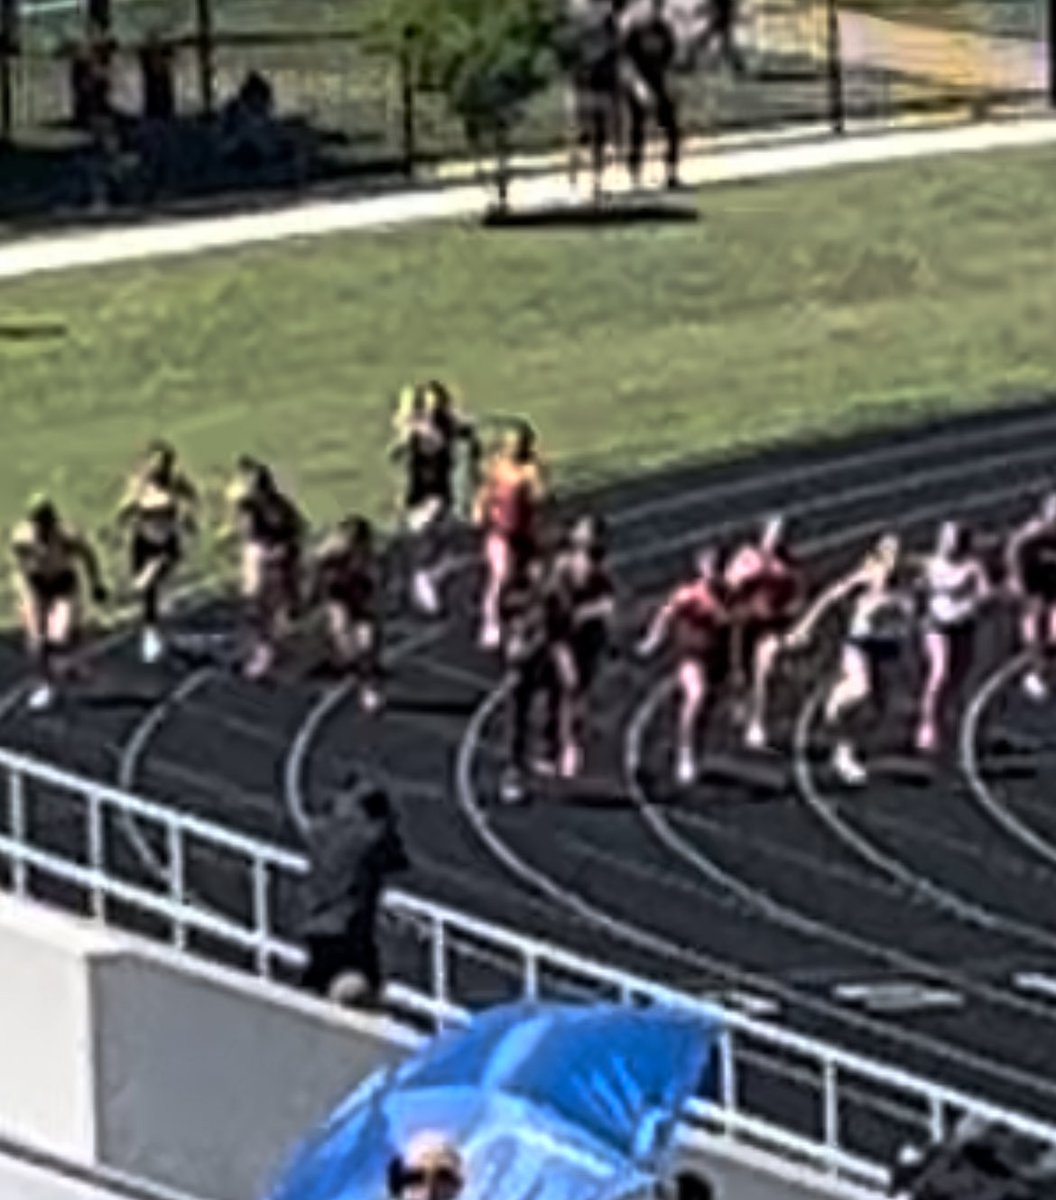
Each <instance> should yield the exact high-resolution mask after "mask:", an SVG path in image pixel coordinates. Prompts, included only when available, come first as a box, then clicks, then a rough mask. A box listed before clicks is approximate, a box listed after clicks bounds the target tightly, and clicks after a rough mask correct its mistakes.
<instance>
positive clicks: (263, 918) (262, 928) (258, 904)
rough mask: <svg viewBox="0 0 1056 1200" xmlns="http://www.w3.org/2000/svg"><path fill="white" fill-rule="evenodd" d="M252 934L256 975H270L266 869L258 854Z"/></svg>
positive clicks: (255, 866)
mask: <svg viewBox="0 0 1056 1200" xmlns="http://www.w3.org/2000/svg"><path fill="white" fill-rule="evenodd" d="M253 932H254V933H255V934H256V936H257V974H258V975H260V976H262V977H263V978H264V979H267V978H268V977H269V976H270V974H271V928H270V923H269V921H268V868H267V863H265V861H264V859H263V858H261V857H260V855H259V854H257V855H255V856H254V858H253Z"/></svg>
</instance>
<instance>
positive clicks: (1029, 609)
mask: <svg viewBox="0 0 1056 1200" xmlns="http://www.w3.org/2000/svg"><path fill="white" fill-rule="evenodd" d="M1006 567H1007V577H1008V583H1009V587H1010V588H1011V590H1012V593H1013V594H1014V595H1015V596H1016V597H1017V598H1018V599H1019V600H1020V603H1021V605H1022V614H1023V615H1022V626H1021V628H1022V638H1023V645H1024V646H1025V647H1026V648H1027V652H1028V654H1029V655H1030V660H1031V666H1030V670H1029V671H1028V672H1027V674H1026V676H1025V677H1024V679H1023V690H1024V691H1025V692H1026V693H1027V695H1028V696H1029V697H1030V698H1031V699H1032V700H1037V701H1041V700H1044V699H1045V698H1046V697H1047V696H1048V694H1049V681H1048V678H1047V676H1048V675H1049V672H1050V669H1051V665H1052V658H1053V655H1054V652H1056V495H1050V496H1047V497H1046V498H1045V500H1044V501H1043V502H1042V505H1041V508H1040V510H1039V512H1038V513H1037V515H1036V516H1034V517H1033V518H1032V519H1031V520H1029V521H1028V522H1027V523H1026V524H1025V525H1023V526H1021V527H1020V528H1019V529H1017V530H1016V532H1015V533H1013V535H1012V537H1011V538H1010V539H1009V542H1008V549H1007V552H1006Z"/></svg>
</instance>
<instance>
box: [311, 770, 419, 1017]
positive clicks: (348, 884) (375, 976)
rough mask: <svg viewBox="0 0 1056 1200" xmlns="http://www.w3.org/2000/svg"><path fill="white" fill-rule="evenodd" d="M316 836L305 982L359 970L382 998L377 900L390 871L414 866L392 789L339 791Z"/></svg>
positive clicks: (320, 982)
mask: <svg viewBox="0 0 1056 1200" xmlns="http://www.w3.org/2000/svg"><path fill="white" fill-rule="evenodd" d="M350 810H351V811H350ZM364 820H365V822H366V834H365V836H364V831H363V824H364ZM311 841H312V845H311V846H310V860H311V867H310V874H309V880H308V915H307V919H306V921H305V922H304V926H303V931H302V932H303V936H304V938H305V941H306V943H307V948H308V966H307V968H306V970H305V972H304V975H303V976H302V979H301V983H302V985H303V986H304V987H305V988H306V989H308V990H309V991H312V992H315V993H316V994H318V995H326V994H328V993H329V991H330V988H331V986H332V985H333V984H334V982H335V980H336V979H337V978H338V976H340V975H342V974H344V973H346V972H355V973H357V974H359V975H361V976H362V977H363V979H364V980H365V981H366V984H367V987H368V989H369V996H370V998H371V999H372V1000H376V999H377V997H378V996H379V995H380V993H381V985H382V972H381V956H380V953H379V951H378V942H377V922H378V907H379V904H380V902H381V896H382V892H383V890H384V887H385V883H386V881H387V879H388V878H389V876H390V875H393V874H395V873H397V872H399V871H403V870H406V869H407V868H408V867H409V866H410V862H409V860H408V858H407V853H406V850H405V849H404V845H403V840H402V838H401V836H400V832H399V828H398V826H397V824H396V819H395V816H394V814H393V811H392V806H391V804H390V802H389V797H388V796H387V795H386V793H385V792H383V791H381V790H380V789H378V788H373V787H371V788H368V789H367V790H366V791H364V792H362V793H361V794H360V795H359V796H358V797H357V796H356V795H354V794H353V795H351V796H348V795H346V796H342V797H340V798H339V799H338V801H337V804H336V805H335V813H334V816H333V817H332V818H331V819H330V820H329V821H328V822H326V825H325V826H324V828H323V829H321V830H320V831H319V833H318V835H314V836H313V837H312V839H311Z"/></svg>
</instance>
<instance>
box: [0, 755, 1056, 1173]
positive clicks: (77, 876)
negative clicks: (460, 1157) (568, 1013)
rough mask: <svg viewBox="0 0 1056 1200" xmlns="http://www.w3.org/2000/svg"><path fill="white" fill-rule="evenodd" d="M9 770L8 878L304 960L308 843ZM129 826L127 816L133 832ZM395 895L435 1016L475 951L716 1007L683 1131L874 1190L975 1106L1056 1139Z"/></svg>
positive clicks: (1053, 1140) (241, 947)
mask: <svg viewBox="0 0 1056 1200" xmlns="http://www.w3.org/2000/svg"><path fill="white" fill-rule="evenodd" d="M0 776H3V777H4V779H5V781H6V826H7V828H6V831H5V832H3V833H2V834H0V864H6V867H7V872H6V874H7V880H8V884H9V886H10V888H11V889H12V890H13V891H14V892H15V893H16V894H18V895H19V896H22V897H34V896H35V895H37V892H38V889H37V888H36V887H35V886H34V884H35V876H38V875H39V876H41V877H44V878H49V879H52V880H59V881H62V882H63V883H65V884H68V885H73V886H75V887H77V888H78V889H80V890H81V891H82V892H83V893H84V895H85V896H87V899H88V906H87V907H88V912H89V913H90V914H91V916H93V917H94V918H95V919H97V920H100V921H107V920H109V921H112V922H113V923H115V924H118V923H120V922H119V921H118V920H117V917H116V914H115V913H114V911H113V906H114V905H115V904H122V905H125V906H128V907H129V908H132V909H134V910H138V911H139V912H140V913H141V914H147V915H149V916H151V917H153V918H157V919H159V920H161V921H162V922H163V923H164V925H165V927H166V930H167V933H166V936H167V939H168V940H169V941H170V942H171V944H172V945H173V946H175V947H176V948H177V949H180V950H186V949H188V948H189V947H190V944H191V940H192V939H191V935H192V934H195V933H199V934H204V935H207V936H208V937H209V938H211V939H213V940H214V941H215V942H217V943H219V944H220V945H222V946H225V947H227V948H229V949H232V950H237V951H239V952H243V953H245V952H248V953H249V954H250V955H251V957H252V961H253V965H254V969H255V970H256V972H257V973H258V974H259V975H261V976H263V977H268V976H270V975H271V974H272V972H273V968H274V967H275V965H276V964H283V965H285V966H288V967H297V966H299V965H301V964H302V963H303V961H304V956H303V954H302V952H301V951H300V949H299V948H298V947H296V946H294V945H293V944H291V943H290V942H289V941H287V940H285V939H284V938H283V937H281V936H280V935H279V934H278V933H277V932H276V926H275V919H276V916H277V914H276V912H275V911H274V907H273V905H272V904H271V903H270V902H269V898H270V896H271V889H272V885H273V884H274V883H275V882H276V881H277V880H278V879H281V878H285V879H286V880H287V881H289V880H291V879H295V878H300V877H302V876H303V875H304V873H305V872H306V870H307V863H306V860H305V859H304V857H303V856H301V855H298V854H294V853H291V852H289V851H287V850H283V849H280V848H278V847H275V846H272V845H269V844H268V843H265V842H263V841H260V840H256V839H253V838H249V837H244V836H241V835H239V834H235V833H232V832H231V831H230V830H228V829H225V828H224V827H223V826H220V825H217V824H215V823H213V822H209V821H204V820H201V819H198V818H195V817H192V816H189V815H187V814H185V813H180V812H178V811H175V810H173V809H171V808H168V807H165V806H163V805H158V804H151V803H149V802H147V801H144V800H142V799H140V798H138V797H136V796H133V795H130V794H127V793H125V792H122V791H119V790H118V789H115V788H112V787H108V786H106V785H104V784H99V783H95V782H93V781H91V780H88V779H84V778H82V777H80V776H78V775H75V774H72V773H70V772H67V771H63V770H59V769H56V768H54V767H52V766H50V765H47V764H45V763H42V762H38V761H36V760H34V759H32V758H30V757H28V756H25V755H21V754H14V753H10V752H7V751H0ZM56 799H58V800H60V801H61V804H62V812H63V825H64V827H65V828H66V829H67V832H69V830H70V828H71V822H70V812H71V808H73V807H74V806H79V808H80V810H81V811H80V816H81V817H83V820H82V821H79V822H78V821H76V820H75V821H74V822H73V823H72V827H73V829H74V831H76V830H77V829H78V827H79V830H80V834H81V836H80V839H79V841H80V848H79V849H77V848H71V847H70V846H69V845H68V844H67V845H66V846H64V848H63V849H62V850H61V851H59V850H56V849H55V848H53V847H50V846H49V847H47V848H42V847H41V845H39V844H37V843H38V842H39V840H40V837H41V836H43V834H44V832H45V831H46V828H47V824H46V822H41V821H40V820H39V819H38V818H39V816H40V813H39V811H38V810H39V809H40V807H41V806H46V805H48V804H54V803H55V802H56ZM110 814H116V815H118V816H119V817H120V818H121V819H122V820H123V821H125V822H128V821H135V822H138V823H139V824H138V825H137V826H136V829H137V830H138V831H139V836H140V837H142V836H143V834H144V832H146V831H153V832H154V833H155V834H160V835H161V837H162V841H163V844H164V845H165V847H166V848H167V855H166V859H165V861H164V863H161V862H160V861H159V862H153V863H152V864H147V863H144V864H143V865H144V874H145V876H146V877H147V879H146V881H145V880H144V878H142V877H141V878H136V879H131V880H130V879H123V878H120V877H118V876H117V875H116V874H115V873H114V872H113V871H112V870H111V869H109V867H108V853H112V851H113V847H112V846H111V845H110V844H109V839H108V838H107V824H106V818H107V816H108V815H110ZM128 831H129V829H128V826H127V825H126V827H125V830H124V832H125V833H127V832H128ZM194 848H198V849H202V848H204V849H206V850H208V851H210V852H217V853H223V854H225V855H227V856H229V857H233V858H234V860H235V866H236V867H237V869H238V870H239V871H240V872H241V873H242V875H243V876H244V877H245V878H246V879H247V880H248V883H249V886H250V893H251V897H252V900H251V905H250V909H249V912H250V918H249V920H241V919H239V917H238V916H237V915H233V914H230V913H221V912H217V911H213V910H211V909H208V908H206V907H205V906H204V905H203V904H202V903H201V902H200V901H199V900H197V899H196V898H195V895H194V891H193V888H194V884H195V880H193V879H189V878H188V876H189V875H191V874H193V872H192V870H191V869H190V868H191V862H192V859H191V851H192V850H193V849H194ZM148 865H150V866H151V868H152V869H151V870H147V869H146V868H147V866H148ZM152 875H153V876H155V878H151V876H152ZM155 884H157V885H158V886H154V885H155ZM385 909H386V915H387V917H388V919H390V920H391V921H395V922H396V923H398V924H399V925H400V926H401V927H403V928H404V929H410V930H412V931H414V933H415V934H416V935H417V938H418V940H419V941H420V942H421V943H422V944H423V945H424V947H425V949H426V952H427V953H426V957H427V963H428V965H427V968H426V970H425V971H424V972H423V973H421V975H420V976H418V975H416V976H414V977H412V978H404V979H400V980H399V981H397V982H393V983H392V984H391V985H389V987H388V999H389V1000H390V1001H391V1002H392V1003H393V1004H394V1005H395V1006H397V1007H399V1008H401V1009H405V1010H407V1011H408V1012H410V1013H414V1014H416V1015H417V1016H419V1017H421V1018H425V1019H426V1020H427V1021H428V1022H429V1023H430V1024H431V1025H432V1026H433V1027H434V1028H437V1029H440V1028H443V1027H445V1026H451V1025H457V1024H462V1023H464V1022H466V1021H467V1020H468V1019H469V1018H470V1015H471V1010H472V1007H473V1004H472V1001H471V996H470V994H469V992H468V991H467V990H466V989H465V988H463V986H462V984H461V983H460V978H459V976H460V967H461V964H462V963H463V962H464V961H465V960H466V959H467V957H471V955H472V953H475V954H476V955H477V956H478V957H480V956H483V957H485V958H488V959H489V960H490V961H492V962H495V961H501V962H504V963H505V964H506V970H507V974H508V977H509V978H508V982H512V985H513V986H512V993H513V995H515V996H518V997H521V998H539V999H545V998H547V997H548V996H551V995H563V996H566V997H567V996H568V995H569V983H570V981H571V980H573V979H574V980H575V981H576V983H577V988H576V994H577V995H580V996H589V995H596V996H599V997H600V996H605V997H606V998H610V999H611V998H615V999H618V1000H619V1001H620V1002H621V1003H624V1004H628V1005H638V1004H662V1005H665V1006H671V1007H673V1008H677V1009H681V1010H684V1011H688V1012H692V1013H699V1014H700V1015H701V1016H702V1017H706V1018H708V1019H709V1020H712V1021H714V1020H716V1019H717V1021H718V1025H719V1028H720V1034H719V1044H718V1088H717V1095H716V1096H715V1097H714V1098H712V1099H709V1100H708V1101H703V1100H701V1101H696V1102H694V1103H692V1104H691V1105H690V1106H689V1108H688V1110H687V1113H686V1117H685V1121H684V1124H683V1127H682V1129H681V1131H680V1137H681V1138H682V1139H683V1140H684V1141H686V1142H687V1144H688V1145H689V1146H693V1145H695V1144H699V1139H700V1135H702V1134H707V1135H708V1136H709V1137H710V1138H711V1139H714V1138H716V1137H718V1138H720V1139H725V1140H727V1141H729V1142H731V1143H738V1144H746V1145H749V1146H751V1147H754V1148H757V1149H761V1150H763V1151H766V1152H769V1153H770V1154H772V1155H776V1156H779V1157H780V1158H782V1159H785V1160H788V1159H792V1160H796V1161H799V1162H802V1163H804V1164H806V1165H808V1166H809V1167H810V1168H812V1169H814V1170H816V1171H820V1172H824V1173H825V1174H827V1175H830V1176H834V1177H840V1178H844V1179H847V1180H850V1181H852V1182H854V1183H857V1184H859V1185H861V1186H864V1187H866V1188H881V1187H883V1186H885V1184H886V1182H887V1178H888V1173H887V1164H888V1163H889V1162H890V1161H891V1159H892V1155H893V1153H894V1152H895V1150H896V1148H897V1146H898V1145H899V1144H900V1143H901V1142H903V1141H905V1140H907V1139H917V1140H922V1139H924V1138H927V1137H930V1138H931V1139H933V1140H938V1139H940V1138H941V1137H942V1136H943V1135H944V1134H946V1133H947V1132H948V1131H949V1130H950V1129H951V1128H952V1126H953V1125H954V1124H955V1123H956V1122H957V1121H959V1120H960V1119H961V1118H962V1117H964V1116H966V1115H972V1116H974V1117H977V1118H979V1119H981V1120H984V1121H988V1122H993V1123H998V1124H1001V1125H1003V1126H1005V1127H1006V1128H1008V1129H1009V1130H1011V1131H1013V1132H1015V1133H1017V1134H1019V1135H1021V1136H1022V1137H1025V1138H1028V1139H1031V1140H1032V1141H1036V1142H1041V1143H1043V1144H1045V1145H1046V1146H1050V1147H1053V1148H1054V1149H1056V1126H1052V1125H1049V1124H1047V1123H1045V1122H1043V1121H1039V1120H1035V1119H1033V1118H1031V1117H1028V1116H1024V1115H1022V1114H1019V1113H1016V1112H1012V1111H1010V1110H1008V1109H1005V1108H1002V1107H999V1106H997V1105H995V1104H990V1103H987V1102H985V1101H983V1100H980V1099H978V1098H976V1097H973V1096H970V1095H967V1094H965V1093H964V1092H961V1091H958V1090H956V1089H954V1088H948V1087H944V1086H942V1085H941V1084H937V1083H934V1082H931V1081H929V1080H927V1079H924V1078H921V1077H920V1076H917V1075H915V1074H913V1073H911V1072H909V1071H906V1070H902V1069H900V1068H897V1067H893V1066H890V1065H888V1064H885V1063H882V1062H879V1061H876V1060H873V1059H871V1058H868V1057H865V1056H863V1055H860V1054H855V1053H852V1052H849V1051H846V1050H841V1049H839V1048H838V1047H836V1046H833V1045H829V1044H827V1043H825V1042H823V1041H820V1040H818V1039H816V1038H812V1037H808V1036H805V1035H803V1034H799V1033H796V1032H794V1031H792V1030H789V1029H786V1028H783V1027H780V1026H778V1025H776V1024H772V1023H770V1022H767V1021H763V1020H759V1019H757V1018H755V1017H752V1016H749V1015H746V1014H745V1013H742V1012H739V1011H735V1010H731V1009H729V1008H727V1007H725V1006H723V1005H720V1004H718V1003H715V1002H712V1001H709V1000H704V999H701V998H699V997H694V996H691V995H688V994H686V993H683V992H680V991H678V990H676V989H675V988H672V987H669V986H665V985H663V984H659V983H656V982H654V981H651V980H648V979H645V978H643V977H641V976H638V975H635V974H632V973H630V972H626V971H621V970H618V969H616V968H614V967H609V966H605V965H603V964H601V963H598V962H594V961H592V960H590V959H588V958H585V957H583V956H581V955H578V954H573V953H570V952H568V951H566V950H562V949H561V948H560V947H557V946H554V945H552V944H550V943H549V942H546V941H543V940H541V939H539V938H534V937H529V936H526V935H524V934H520V933H517V932H516V931H514V930H511V929H505V928H502V927H499V926H496V925H493V924H491V923H490V922H487V921H483V920H479V919H477V918H474V917H471V916H468V915H467V914H465V913H462V912H459V911H458V910H456V909H453V908H449V907H446V906H444V905H440V904H435V903H433V902H431V901H428V900H425V899H422V898H420V897H416V896H412V895H408V894H407V893H405V892H400V891H393V892H390V893H389V894H388V895H387V897H386V902H385ZM467 952H470V953H469V954H468V955H467ZM558 978H560V979H563V980H564V984H563V986H558V985H557V984H556V983H555V980H556V979H558Z"/></svg>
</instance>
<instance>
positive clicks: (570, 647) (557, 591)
mask: <svg viewBox="0 0 1056 1200" xmlns="http://www.w3.org/2000/svg"><path fill="white" fill-rule="evenodd" d="M605 554H606V546H605V530H604V528H603V526H602V525H601V523H600V522H599V521H597V520H596V519H594V518H593V517H584V518H583V519H582V520H580V521H578V522H577V523H576V524H575V525H574V526H573V527H572V530H571V531H570V534H569V537H568V543H567V545H566V547H565V548H564V549H563V550H562V551H561V552H560V553H559V554H558V556H557V558H556V559H555V561H554V565H553V568H552V570H551V575H550V580H549V585H548V597H547V601H548V614H549V640H550V643H551V647H552V653H553V654H554V666H555V669H556V672H557V676H556V682H557V685H558V687H559V689H560V711H559V740H560V744H561V758H560V762H559V764H558V771H559V773H560V775H561V776H562V777H563V778H565V779H571V778H573V777H574V776H576V775H578V774H579V771H580V769H581V766H582V757H583V752H582V743H583V734H584V725H585V723H586V707H587V697H588V695H589V692H590V688H591V685H592V683H593V681H594V678H595V676H596V674H597V671H598V667H599V666H600V663H601V659H602V656H603V654H604V653H605V650H606V647H607V646H608V642H609V634H610V630H611V627H612V619H613V615H614V612H615V589H614V588H613V585H612V579H611V578H610V576H609V572H608V569H607V567H606V565H605Z"/></svg>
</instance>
